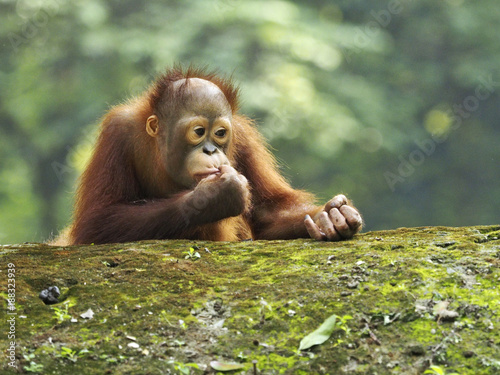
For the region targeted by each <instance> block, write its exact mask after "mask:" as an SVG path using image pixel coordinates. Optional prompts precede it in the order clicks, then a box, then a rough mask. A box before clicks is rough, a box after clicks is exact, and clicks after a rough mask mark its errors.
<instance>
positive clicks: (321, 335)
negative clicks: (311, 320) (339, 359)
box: [299, 314, 337, 350]
mask: <svg viewBox="0 0 500 375" xmlns="http://www.w3.org/2000/svg"><path fill="white" fill-rule="evenodd" d="M336 323H337V315H335V314H333V315H332V316H330V317H329V318H328V319H327V320H325V321H324V322H323V324H321V325H320V326H319V328H318V329H316V330H315V331H313V332H311V333H310V334H308V335H307V336H306V337H304V338H303V339H302V341H300V346H299V350H306V349H309V348H310V347H311V346H314V345H320V344H323V343H324V342H325V341H326V340H328V339H329V338H330V335H331V334H332V332H333V331H334V330H335V327H336Z"/></svg>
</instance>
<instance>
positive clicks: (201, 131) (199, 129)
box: [194, 126, 205, 137]
mask: <svg viewBox="0 0 500 375" xmlns="http://www.w3.org/2000/svg"><path fill="white" fill-rule="evenodd" d="M194 132H195V133H196V135H197V136H199V137H203V136H204V135H205V128H204V127H202V126H197V127H196V128H194Z"/></svg>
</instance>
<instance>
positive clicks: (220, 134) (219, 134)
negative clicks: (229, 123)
mask: <svg viewBox="0 0 500 375" xmlns="http://www.w3.org/2000/svg"><path fill="white" fill-rule="evenodd" d="M226 133H227V131H226V129H219V130H217V131H216V132H215V135H216V136H217V137H221V138H222V137H225V136H226Z"/></svg>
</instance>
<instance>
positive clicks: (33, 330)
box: [0, 226, 500, 375]
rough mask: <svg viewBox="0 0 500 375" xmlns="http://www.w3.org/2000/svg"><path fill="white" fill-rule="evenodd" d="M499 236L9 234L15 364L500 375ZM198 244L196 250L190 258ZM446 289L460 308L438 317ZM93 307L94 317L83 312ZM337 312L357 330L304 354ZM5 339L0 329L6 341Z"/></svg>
mask: <svg viewBox="0 0 500 375" xmlns="http://www.w3.org/2000/svg"><path fill="white" fill-rule="evenodd" d="M499 237H500V227H499V226H490V227H488V226H481V227H473V228H445V227H426V228H413V229H411V228H401V229H398V230H394V231H383V232H372V233H365V234H362V235H359V236H357V237H356V238H355V239H354V240H351V241H346V242H340V243H325V242H315V241H311V240H297V241H256V242H241V243H210V242H193V241H145V242H141V243H130V244H118V245H107V246H77V247H66V248H55V247H49V246H47V245H40V244H29V245H22V246H4V247H3V248H2V252H1V253H0V256H1V257H2V258H3V259H2V262H3V264H7V263H14V264H15V265H16V307H17V308H18V311H17V312H18V314H19V315H22V316H25V317H26V318H19V319H18V320H17V326H16V343H17V355H18V359H17V365H18V367H19V369H22V367H23V366H27V365H29V363H30V362H34V363H36V364H39V365H42V366H43V373H47V374H50V373H57V374H76V373H85V374H102V373H103V371H105V370H106V369H110V370H111V371H112V372H113V373H117V374H120V373H128V374H145V373H151V374H156V373H165V372H166V369H170V371H171V372H173V373H175V369H174V367H175V366H176V363H184V364H186V363H197V364H199V365H200V368H201V369H202V370H203V369H204V368H206V367H207V366H208V364H209V362H210V361H212V360H227V361H240V362H244V363H246V364H247V367H246V368H247V369H248V370H250V369H251V368H252V364H251V361H252V360H256V361H257V367H258V369H259V370H261V371H263V372H264V373H266V374H292V373H293V374H301V373H303V374H308V373H311V372H312V373H335V374H342V373H352V374H366V373H380V374H382V373H391V374H414V373H415V372H416V371H417V372H423V371H424V370H425V369H426V368H428V367H429V364H430V363H431V362H432V363H434V364H436V363H439V364H440V366H442V367H443V368H447V369H449V372H451V370H454V371H456V372H459V373H460V374H461V375H464V374H494V373H495V371H500V364H499V363H498V360H497V358H500V349H499V345H500V334H499V333H498V332H499V330H498V327H499V326H500V317H499V314H500V295H499V294H500V291H499V289H500V288H498V284H499V281H500V270H499V265H500V256H499V255H498V254H499V253H500V240H499ZM191 247H192V248H194V249H195V250H196V251H198V252H199V253H200V255H201V258H200V259H199V260H196V261H194V260H192V259H185V252H186V251H188V250H189V248H191ZM205 248H207V249H208V250H209V252H207V251H205ZM1 282H2V283H3V284H1V287H2V292H3V291H4V290H6V285H5V282H6V280H2V281H1ZM51 285H57V286H58V287H59V288H60V289H61V291H62V297H61V299H60V300H61V301H63V300H68V299H70V300H71V301H72V302H73V303H74V306H72V307H70V308H69V313H70V314H71V316H72V317H73V318H76V319H77V322H71V321H69V320H66V321H64V322H62V323H58V322H57V319H56V316H55V314H54V311H53V310H52V309H51V307H49V306H45V305H44V304H43V303H42V302H41V301H40V300H39V299H38V297H37V296H38V293H39V292H40V291H41V290H42V289H44V288H46V287H48V286H51ZM2 296H3V297H4V298H5V293H4V294H2ZM439 301H447V302H449V305H448V307H447V309H448V310H450V311H454V312H457V313H458V316H457V317H456V318H454V319H452V320H446V319H440V318H439V317H438V316H437V315H436V313H435V311H434V306H435V304H436V303H437V302H439ZM89 308H90V309H92V311H93V312H94V314H95V315H94V318H93V319H91V320H85V319H83V318H81V317H80V314H82V313H83V312H85V311H86V310H88V309H89ZM331 314H337V315H339V316H344V315H350V316H352V317H353V319H352V320H349V321H347V322H346V324H347V327H348V328H349V329H350V334H349V335H348V336H346V335H345V332H344V331H342V330H338V331H335V332H334V333H333V334H332V337H331V338H330V339H329V340H328V341H327V342H326V343H324V344H323V345H321V346H318V347H313V348H312V349H310V350H309V351H308V352H303V353H298V352H297V348H298V345H299V342H300V340H301V339H302V338H303V337H304V336H305V335H306V334H307V333H309V332H311V331H312V330H314V329H316V328H317V327H318V325H319V324H321V323H322V322H323V321H324V320H325V319H326V318H327V317H329V316H330V315H331ZM2 324H5V322H3V323H2ZM0 328H2V330H1V332H6V330H5V328H4V326H2V327H0ZM339 340H341V341H339ZM7 341H8V340H7V337H6V336H5V335H4V336H2V337H0V342H1V343H2V345H3V347H6V344H7ZM129 344H133V345H132V346H130V345H129ZM136 346H138V347H136ZM63 347H66V348H69V349H70V350H71V353H76V354H75V356H76V357H75V358H73V359H72V360H71V359H68V358H67V357H65V356H64V355H62V354H61V353H62V350H63V349H62V348H63ZM415 348H417V349H415ZM85 350H89V351H90V352H89V353H86V352H85ZM80 352H81V353H82V354H81V356H78V353H80ZM23 355H25V356H26V359H25V358H24V357H23ZM1 366H2V368H1V370H0V371H1V372H2V373H6V374H10V373H15V372H13V371H11V369H9V368H8V367H7V365H6V363H5V362H4V363H2V364H1ZM198 372H199V373H201V372H202V371H201V370H200V371H198ZM193 373H194V372H193Z"/></svg>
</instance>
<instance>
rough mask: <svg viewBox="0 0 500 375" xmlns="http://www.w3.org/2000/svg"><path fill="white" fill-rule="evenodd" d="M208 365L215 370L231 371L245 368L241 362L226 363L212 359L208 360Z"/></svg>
mask: <svg viewBox="0 0 500 375" xmlns="http://www.w3.org/2000/svg"><path fill="white" fill-rule="evenodd" d="M210 366H211V367H212V368H213V369H214V370H215V371H233V370H241V369H243V368H245V366H243V365H242V364H241V363H227V362H219V361H212V362H210Z"/></svg>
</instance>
